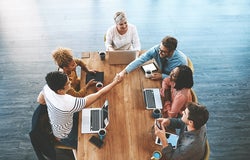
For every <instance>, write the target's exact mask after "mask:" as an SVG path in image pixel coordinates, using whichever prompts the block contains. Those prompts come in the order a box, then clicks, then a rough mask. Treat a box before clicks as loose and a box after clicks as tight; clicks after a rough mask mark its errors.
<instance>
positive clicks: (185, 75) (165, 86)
mask: <svg viewBox="0 0 250 160" xmlns="http://www.w3.org/2000/svg"><path fill="white" fill-rule="evenodd" d="M193 83H194V82H193V72H192V70H191V69H190V68H189V67H188V66H186V65H180V66H178V67H176V68H175V69H173V70H172V71H171V73H170V75H169V77H167V78H165V79H164V80H163V81H162V88H161V89H160V93H161V96H162V97H164V100H165V103H164V107H163V117H170V118H173V117H178V116H181V114H182V111H183V110H185V105H186V103H187V102H192V94H191V88H192V87H193Z"/></svg>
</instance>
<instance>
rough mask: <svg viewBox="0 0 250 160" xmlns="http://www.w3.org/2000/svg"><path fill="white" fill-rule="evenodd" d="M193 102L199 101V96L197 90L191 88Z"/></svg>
mask: <svg viewBox="0 0 250 160" xmlns="http://www.w3.org/2000/svg"><path fill="white" fill-rule="evenodd" d="M191 95H192V102H195V103H198V97H197V95H196V93H195V91H194V90H193V89H192V88H191Z"/></svg>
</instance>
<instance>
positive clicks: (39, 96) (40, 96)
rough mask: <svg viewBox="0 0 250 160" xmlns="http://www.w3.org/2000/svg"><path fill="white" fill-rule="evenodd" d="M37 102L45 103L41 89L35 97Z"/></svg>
mask: <svg viewBox="0 0 250 160" xmlns="http://www.w3.org/2000/svg"><path fill="white" fill-rule="evenodd" d="M37 102H38V103H40V104H43V105H45V104H46V103H45V99H44V95H43V91H41V92H40V93H39V95H38V97H37Z"/></svg>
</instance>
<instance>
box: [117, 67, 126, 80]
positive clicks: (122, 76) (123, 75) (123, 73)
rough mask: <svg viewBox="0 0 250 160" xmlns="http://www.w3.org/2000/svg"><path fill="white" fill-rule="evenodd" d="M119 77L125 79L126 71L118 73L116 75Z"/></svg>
mask: <svg viewBox="0 0 250 160" xmlns="http://www.w3.org/2000/svg"><path fill="white" fill-rule="evenodd" d="M118 74H119V76H120V77H121V78H122V79H123V78H124V77H125V74H127V72H126V70H125V69H124V70H122V71H121V72H120V73H118Z"/></svg>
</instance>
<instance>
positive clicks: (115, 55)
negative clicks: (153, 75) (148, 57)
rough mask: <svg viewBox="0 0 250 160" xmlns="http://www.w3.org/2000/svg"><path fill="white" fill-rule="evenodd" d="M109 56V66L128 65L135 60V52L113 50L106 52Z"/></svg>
mask: <svg viewBox="0 0 250 160" xmlns="http://www.w3.org/2000/svg"><path fill="white" fill-rule="evenodd" d="M107 53H108V54H109V58H108V62H109V64H129V63H130V62H132V61H133V60H135V58H136V53H137V51H131V50H115V51H107Z"/></svg>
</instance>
